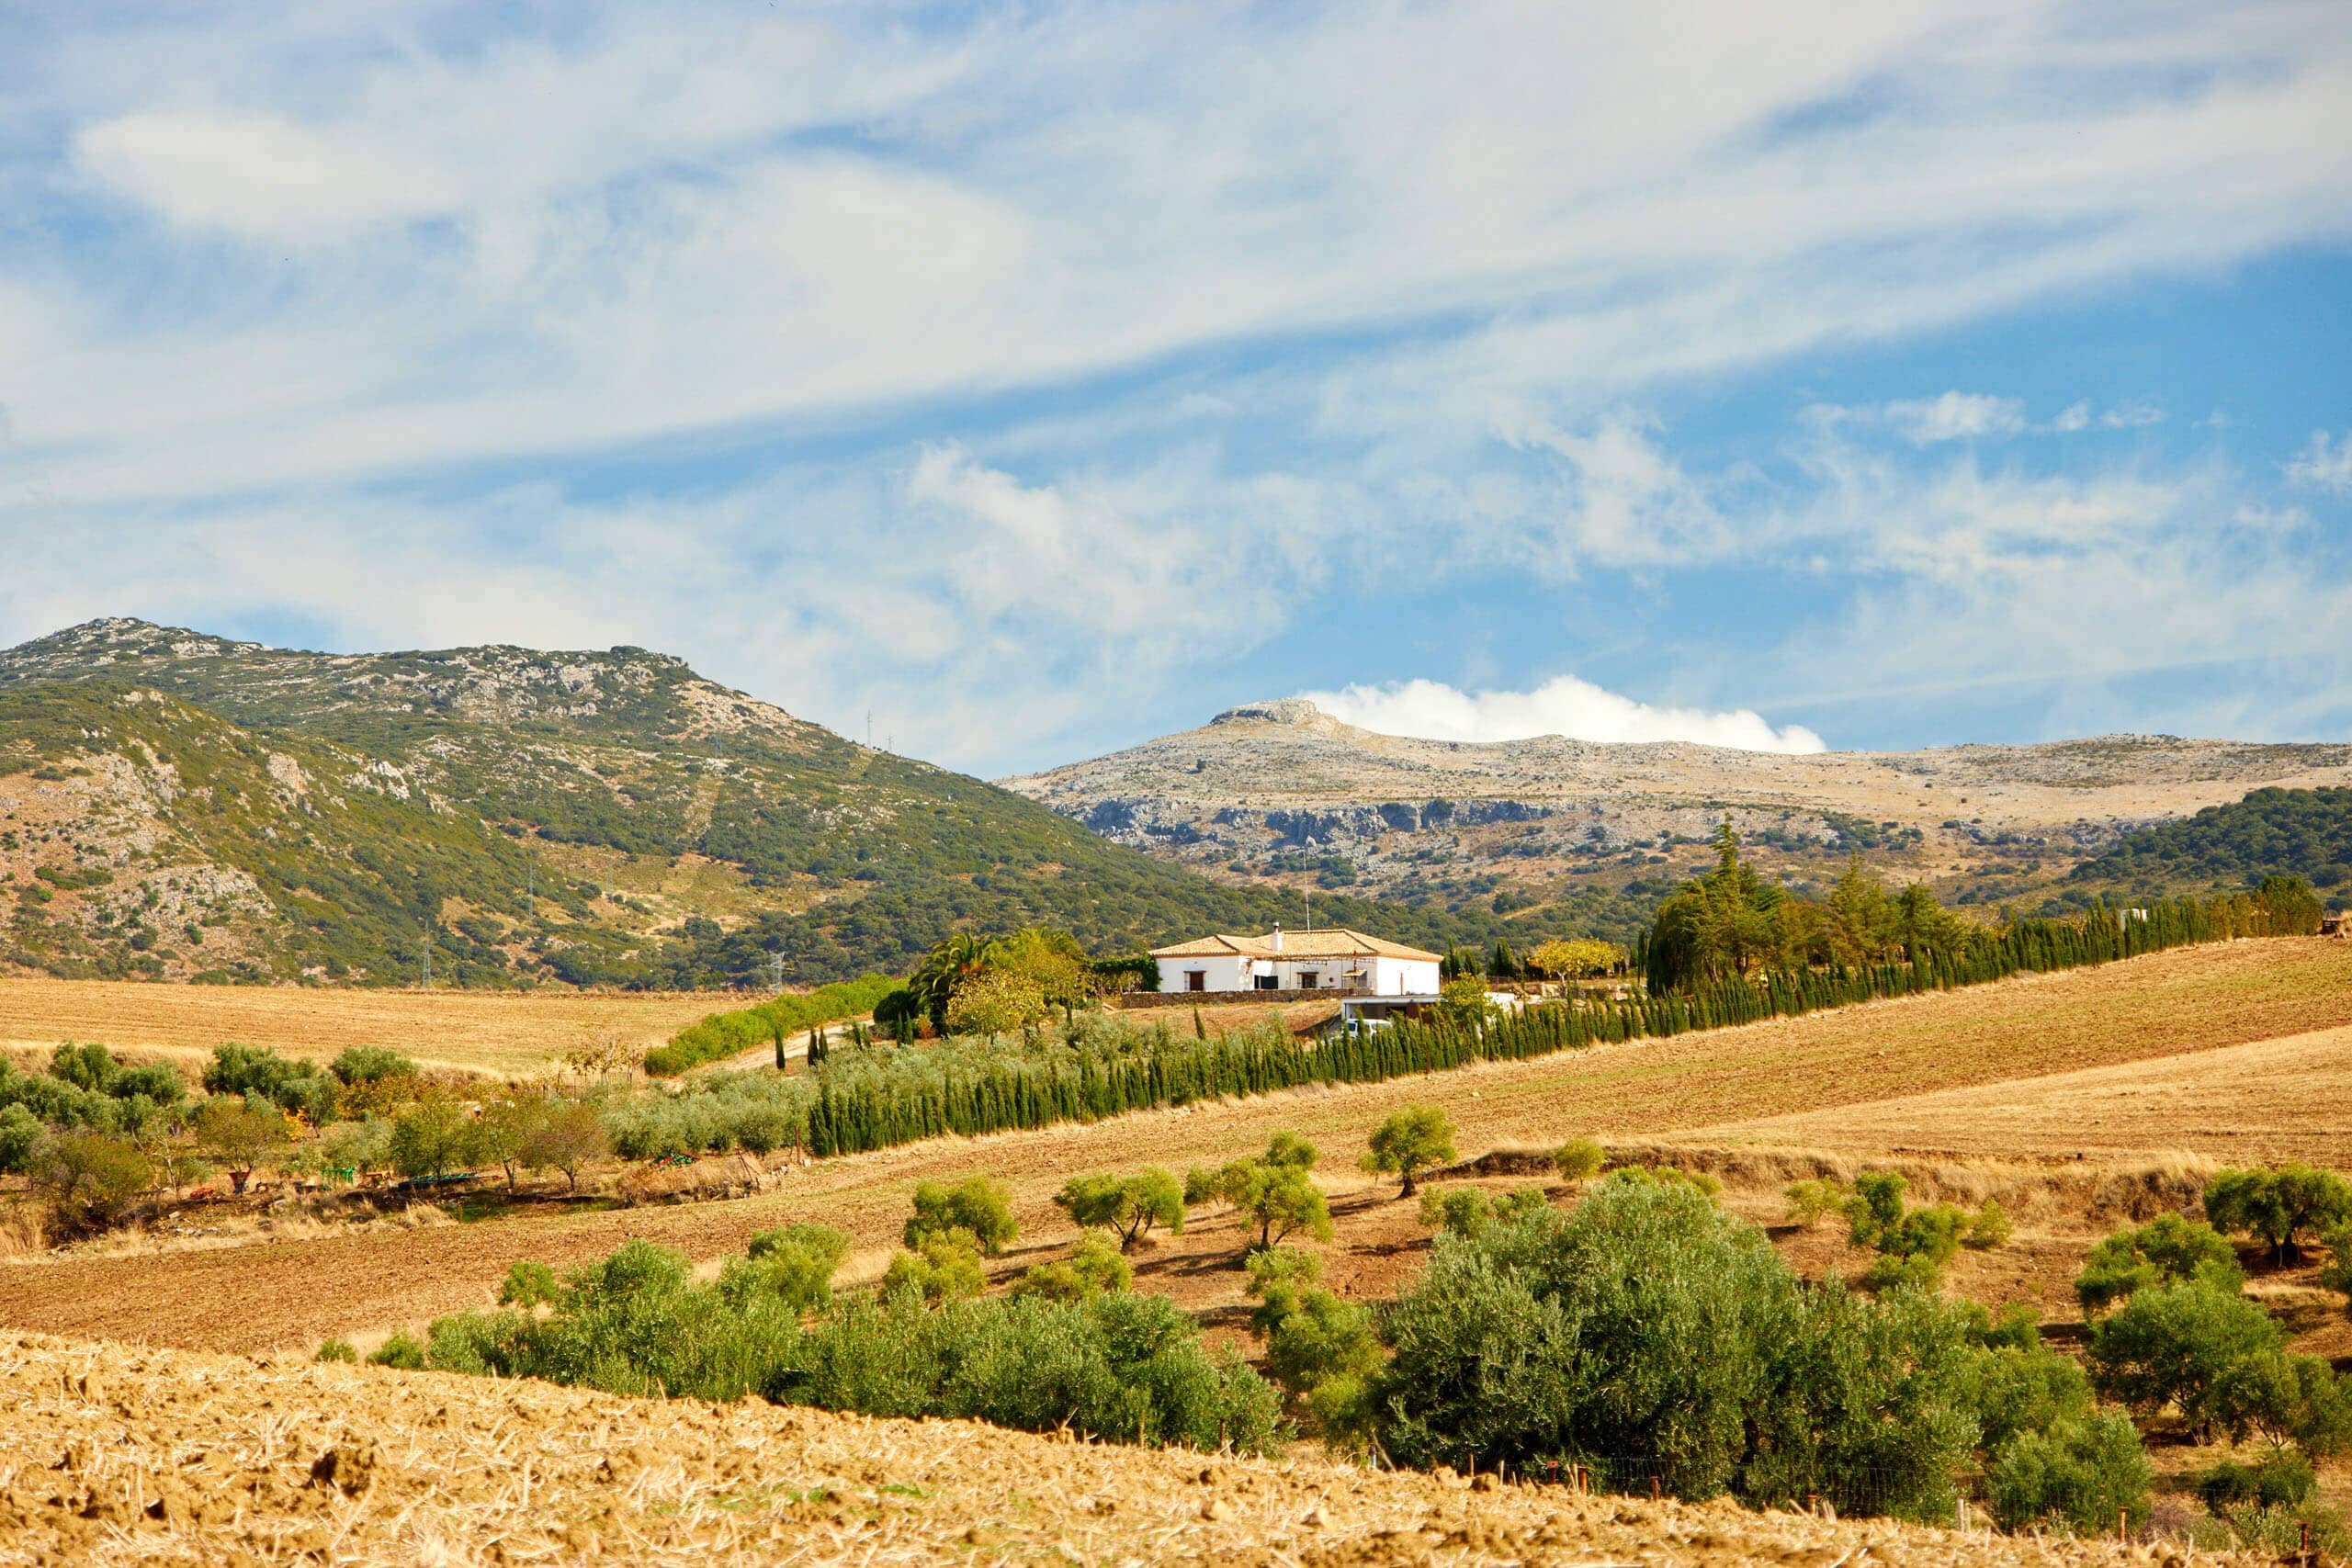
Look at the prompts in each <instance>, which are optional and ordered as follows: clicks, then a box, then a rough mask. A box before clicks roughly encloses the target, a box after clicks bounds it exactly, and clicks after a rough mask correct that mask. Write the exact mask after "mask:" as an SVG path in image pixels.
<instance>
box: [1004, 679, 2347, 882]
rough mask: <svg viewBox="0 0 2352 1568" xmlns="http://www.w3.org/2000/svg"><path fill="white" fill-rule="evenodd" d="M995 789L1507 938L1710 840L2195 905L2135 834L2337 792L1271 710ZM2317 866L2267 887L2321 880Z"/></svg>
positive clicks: (1795, 875)
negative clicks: (1475, 735)
mask: <svg viewBox="0 0 2352 1568" xmlns="http://www.w3.org/2000/svg"><path fill="white" fill-rule="evenodd" d="M1003 783H1004V784H1005V786H1006V787H1007V788H1008V789H1012V790H1015V791H1017V792H1019V793H1020V794H1022V795H1027V796H1028V797H1029V798H1031V799H1033V800H1035V801H1038V802H1040V803H1041V804H1044V805H1046V806H1050V807H1053V808H1054V809H1055V810H1057V811H1058V812H1061V813H1062V814H1064V815H1065V816H1067V817H1069V818H1071V819H1072V820H1074V821H1079V822H1083V823H1085V824H1086V825H1087V826H1088V827H1090V828H1092V829H1095V830H1096V831H1097V832H1099V833H1102V834H1103V835H1104V836H1105V837H1107V838H1110V839H1112V840H1114V841H1116V842H1119V843H1123V844H1131V845H1134V846H1136V847H1137V848H1140V849H1146V850H1148V851H1150V852H1153V853H1155V854H1158V855H1159V856H1161V857H1162V858H1164V859H1166V860H1169V861H1170V862H1173V863H1179V864H1184V865H1190V866H1193V867H1194V868H1196V869H1198V870H1200V871H1201V872H1202V873H1204V874H1207V875H1212V876H1216V877H1219V878H1221V879H1223V880H1226V881H1228V882H1231V883H1234V884H1236V885H1238V886H1253V885H1259V884H1262V883H1264V882H1266V881H1269V880H1279V881H1295V880H1310V881H1312V882H1314V883H1315V884H1317V885H1318V886H1324V887H1328V888H1332V889H1342V888H1344V889H1347V890H1349V891H1351V892H1356V893H1366V892H1369V893H1374V894H1378V895H1380V896H1382V897H1386V898H1401V899H1408V900H1411V901H1414V902H1418V903H1425V904H1435V905H1437V906H1439V907H1442V908H1448V909H1451V910H1454V911H1459V912H1471V911H1477V910H1485V911H1488V912H1493V911H1501V912H1503V913H1505V914H1507V915H1508V914H1515V913H1516V912H1517V911H1520V910H1522V909H1535V910H1539V911H1540V910H1544V909H1548V908H1556V907H1558V906H1559V905H1560V904H1561V902H1562V900H1564V899H1566V900H1570V901H1573V900H1574V899H1576V898H1577V897H1580V896H1582V897H1590V898H1593V899H1595V900H1596V907H1597V902H1598V900H1599V899H1600V898H1601V897H1614V898H1617V899H1619V900H1621V901H1629V902H1633V903H1637V904H1638V903H1642V902H1644V901H1645V900H1654V899H1655V898H1656V897H1658V896H1659V895H1661V894H1663V893H1664V892H1665V891H1666V890H1667V889H1668V887H1669V886H1671V885H1672V884H1673V883H1674V882H1675V881H1677V880H1679V878H1681V877H1682V876H1684V875H1687V874H1689V873H1690V872H1691V871H1692V870H1694V869H1697V868H1698V867H1700V866H1702V865H1704V864H1705V863H1708V862H1709V861H1710V860H1711V859H1712V856H1713V852H1712V851H1711V850H1710V849H1709V848H1708V846H1707V840H1709V838H1710V837H1711V835H1712V834H1713V831H1714V829H1715V825H1716V824H1717V823H1718V822H1720V821H1722V820H1724V819H1725V818H1728V819H1729V820H1730V821H1731V822H1732V824H1733V825H1734V827H1735V828H1736V829H1738V831H1739V832H1740V834H1741V836H1742V837H1743V839H1744V840H1745V841H1746V844H1747V851H1748V852H1749V853H1750V855H1751V856H1752V857H1754V858H1755V859H1756V860H1757V861H1758V863H1761V864H1762V865H1763V866H1765V867H1767V868H1769V869H1770V870H1771V871H1773V872H1775V873H1777V874H1780V875H1781V877H1782V878H1783V879H1784V880H1785V881H1788V882H1790V883H1792V884H1793V885H1797V886H1808V885H1811V886H1817V885H1819V884H1821V883H1823V882H1825V881H1826V880H1827V879H1829V878H1830V877H1833V876H1835V875H1836V874H1838V871H1839V870H1840V869H1841V867H1842V864H1843V863H1844V861H1845V859H1846V857H1847V856H1848V855H1849V854H1852V853H1859V854H1860V855H1861V856H1862V858H1863V860H1864V861H1865V863H1868V864H1869V865H1870V866H1871V867H1872V868H1873V869H1874V870H1876V871H1878V872H1879V873H1880V874H1882V875H1883V876H1884V877H1887V878H1888V879H1890V880H1893V879H1901V880H1905V881H1908V880H1914V879H1917V880H1923V881H1926V882H1928V884H1929V885H1931V886H1934V887H1935V888H1936V889H1937V890H1938V892H1939V894H1940V895H1941V896H1942V897H1944V898H1945V899H1946V901H1947V902H1957V903H1961V904H1991V905H1996V906H1997V905H2004V904H2007V905H2012V906H2015V907H2018V908H2028V909H2030V908H2041V907H2042V906H2043V905H2045V904H2047V903H2049V902H2051V901H2053V900H2055V901H2057V902H2060V903H2067V902H2079V901H2082V900H2086V899H2087V898H2089V897H2092V896H2094V895H2095V894H2096V893H2098V891H2100V890H2101V889H2102V888H2104V887H2108V886H2126V885H2129V886H2135V887H2140V888H2143V889H2144V888H2146V887H2148V886H2152V885H2153V886H2168V885H2169V884H2168V882H2167V878H2166V877H2165V876H2164V875H2162V874H2160V872H2161V868H2162V867H2163V866H2165V865H2166V864H2173V865H2176V866H2177V867H2179V868H2180V870H2181V873H2182V874H2180V875H2179V876H2177V877H2174V878H2171V879H2170V881H2171V882H2177V883H2178V884H2179V886H2180V888H2181V890H2188V889H2189V888H2190V887H2191V886H2194V887H2195V889H2196V890H2198V891H2210V890H2211V885H2212V884H2213V882H2214V878H2213V877H2212V876H2211V874H2206V873H2204V872H2200V873H2199V874H2196V875H2190V874H2188V868H2189V867H2190V865H2191V864H2192V863H2197V864H2199V865H2208V864H2209V863H2210V862H2211V857H2210V856H2208V857H2206V859H2205V860H2204V861H2199V860H2198V859H2197V857H2196V856H2193V855H2192V856H2184V855H2182V854H2180V853H2177V852H2176V853H2174V854H2173V855H2172V857H2171V859H2170V860H2169V861H2167V860H2166V859H2165V858H2164V857H2163V856H2161V855H2152V854H2150V853H2143V852H2138V851H2137V849H2136V848H2135V845H2136V840H2135V838H2134V835H2135V833H2136V832H2137V830H2139V829H2146V828H2148V827H2150V826H2151V825H2153V824H2157V823H2162V822H2165V821H2169V820H2172V819H2174V818H2184V817H2187V816H2188V814H2189V813H2192V812H2196V811H2199V809H2201V808H2204V807H2216V806H2222V805H2226V804H2228V803H2231V802H2235V801H2237V800H2239V799H2240V798H2241V797H2242V796H2244V795H2246V794H2247V792H2248V791H2250V790H2254V789H2257V788H2263V787H2278V788H2284V789H2289V790H2297V791H2301V790H2309V789H2312V788H2313V787H2315V786H2323V785H2344V784H2352V746H2346V745H2255V744H2243V743H2239V742H2234V741H2224V740H2183V739H2176V738H2174V737H2171V736H2148V735H2109V736H2100V737H2098V738H2096V739H2087V740H2068V741H2059V742H2053V743H2051V744H2046V745H2038V746H1958V747H1951V748H1948V749H1942V750H1924V751H1907V752H1890V753H1871V752H1852V751H1829V752H1822V753H1818V754H1815V755H1810V756H1787V755H1781V754H1776V753H1765V752H1757V751H1736V750H1724V749H1722V748H1718V747H1709V746H1698V745H1691V744H1684V743H1670V744H1657V745H1623V744H1609V743H1601V742H1594V741H1580V740H1570V739H1563V738H1561V737H1559V736H1547V737H1544V738H1540V739H1527V740H1510V741H1500V742H1495V743H1489V744H1474V743H1470V742H1461V741H1446V740H1417V739H1403V738H1400V737H1397V736H1392V735H1381V734H1375V733H1374V732H1372V731H1370V730H1364V729H1358V728H1352V727H1351V726H1349V725H1346V724H1342V723H1341V722H1340V721H1339V720H1338V719H1336V718H1333V717H1332V716H1329V714H1326V713H1323V712H1322V711H1320V710H1319V709H1317V707H1316V706H1315V705H1313V704H1312V703H1309V702H1306V701H1303V700H1300V699H1295V698H1293V699H1288V700H1284V701H1280V702H1266V703H1253V704H1250V705H1245V706H1241V707H1237V708H1233V709H1231V710H1229V711H1227V712H1226V713H1223V714H1220V715H1218V716H1217V717H1216V719H1215V720H1213V721H1212V722H1211V723H1209V724H1207V725H1205V726H1204V727H1203V728H1198V729H1193V730H1187V731H1185V732H1183V733H1182V734H1179V735H1170V736H1167V737H1165V738H1163V739H1158V740H1153V741H1149V742H1147V743H1146V744H1144V745H1141V746H1137V747H1134V748H1132V749H1130V750H1125V751H1120V752H1116V753H1114V754H1113V755H1111V756H1107V757H1101V758H1097V759H1095V760H1094V761H1087V762H1076V763H1072V764H1070V765H1069V766H1067V767H1061V768H1056V769H1053V770H1051V771H1049V772H1046V773H1035V774H1031V775H1028V776H1025V777H1021V778H1013V779H1007V780H1004V781H1003ZM2329 798H2331V799H2334V800H2337V801H2340V800H2342V799H2343V798H2345V797H2343V796H2342V795H2341V794H2340V792H2339V794H2338V795H2335V796H2332V797H2329ZM2323 809H2324V810H2336V811H2341V810H2343V809H2345V808H2344V807H2342V806H2341V805H2335V806H2326V805H2323ZM2234 830H2235V829H2233V831H2234ZM2272 841H2275V842H2284V840H2275V839H2274V840H2272ZM2313 841H2314V842H2315V841H2316V840H2313ZM2109 855H2114V856H2116V857H2118V858H2117V859H2115V860H2114V861H2112V862H2111V863H2110V862H2104V861H2102V857H2104V856H2109ZM2225 858H2226V857H2225ZM2290 858H2292V857H2290ZM2303 858H2309V855H2308V854H2306V855H2305V856H2304V857H2303ZM2332 863H2333V862H2332V861H2328V860H2326V859H2325V857H2324V854H2323V857H2322V859H2321V861H2320V862H2319V863H2313V864H2310V865H2301V864H2297V865H2293V866H2284V867H2281V869H2295V870H2301V871H2302V872H2304V873H2305V874H2313V875H2315V876H2318V877H2322V878H2324V876H2325V875H2326V874H2327V868H2328V866H2329V865H2330V864H2332ZM2109 872H2111V873H2112V874H2111V875H2110V874H2109Z"/></svg>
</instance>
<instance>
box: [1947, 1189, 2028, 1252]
mask: <svg viewBox="0 0 2352 1568" xmlns="http://www.w3.org/2000/svg"><path fill="white" fill-rule="evenodd" d="M2013 1234H2015V1227H2013V1226H2012V1225H2011V1224H2009V1214H2008V1211H2007V1210H2006V1209H2004V1208H2002V1207H2001V1205H2000V1204H1999V1202H1998V1201H1996V1200H1994V1199H1991V1198H1987V1199H1985V1201H1984V1202H1983V1203H1982V1204H1981V1205H1979V1206H1978V1208H1977V1210H1976V1217H1975V1218H1973V1219H1972V1220H1970V1221H1969V1222H1968V1231H1967V1234H1966V1235H1962V1237H1961V1238H1960V1244H1961V1246H1962V1247H1968V1248H1969V1249H1971V1250H1972V1251H1975V1252H1989V1251H1991V1250H1992V1249H1994V1248H1995V1247H2007V1246H2008V1245H2009V1237H2010V1236H2011V1235H2013Z"/></svg>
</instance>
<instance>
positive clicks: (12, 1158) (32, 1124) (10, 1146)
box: [0, 1104, 49, 1176]
mask: <svg viewBox="0 0 2352 1568" xmlns="http://www.w3.org/2000/svg"><path fill="white" fill-rule="evenodd" d="M48 1131H49V1129H48V1128H46V1127H44V1126H42V1125H41V1120H40V1117H38V1116H36V1115H34V1114H33V1113H32V1112H31V1111H28V1110H26V1109H25V1108H24V1107H23V1106H21V1105H16V1104H10V1105H0V1175H7V1176H22V1175H24V1174H26V1173H27V1172H28V1171H29V1170H31V1169H32V1166H33V1151H34V1150H35V1149H36V1148H38V1147H39V1146H40V1141H41V1138H42V1137H43V1136H44V1135H45V1134H47V1133H48Z"/></svg>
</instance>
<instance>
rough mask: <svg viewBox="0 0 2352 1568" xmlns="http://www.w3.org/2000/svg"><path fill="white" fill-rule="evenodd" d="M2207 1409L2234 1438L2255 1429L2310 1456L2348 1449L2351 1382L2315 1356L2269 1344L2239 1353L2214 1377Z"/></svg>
mask: <svg viewBox="0 0 2352 1568" xmlns="http://www.w3.org/2000/svg"><path fill="white" fill-rule="evenodd" d="M2211 1409H2212V1412H2213V1423H2214V1425H2215V1426H2217V1427H2220V1428H2221V1429H2222V1431H2224V1432H2227V1433H2228V1434H2230V1436H2231V1437H2233V1438H2238V1437H2243V1436H2245V1434H2247V1433H2249V1432H2252V1433H2256V1434H2259V1435H2260V1436H2262V1437H2263V1438H2267V1439H2268V1440H2269V1441H2270V1442H2272V1443H2274V1444H2276V1443H2288V1442H2292V1443H2296V1444H2299V1445H2301V1448H2302V1450H2303V1451H2304V1452H2305V1453H2308V1454H2310V1455H2312V1457H2313V1458H2315V1459H2329V1458H2333V1457H2334V1456H2335V1455H2336V1454H2339V1453H2343V1452H2345V1451H2346V1450H2352V1383H2347V1382H2346V1380H2345V1379H2343V1378H2340V1377H2338V1376H2337V1375H2336V1373H2335V1369H2334V1368H2333V1367H2331V1366H2329V1365H2328V1363H2327V1362H2326V1361H2324V1360H2323V1359H2320V1358H2319V1357H2317V1356H2293V1355H2289V1354H2287V1353H2286V1352H2285V1351H2283V1350H2276V1349H2268V1350H2257V1351H2256V1352H2254V1353H2253V1354H2251V1355H2247V1356H2244V1357H2242V1358H2240V1359H2237V1360H2236V1361H2234V1362H2232V1363H2231V1364H2230V1365H2229V1366H2227V1367H2225V1368H2223V1369H2222V1372H2221V1374H2220V1375H2219V1377H2218V1378H2217V1379H2216V1380H2215V1382H2214V1386H2213V1390H2212V1399H2211Z"/></svg>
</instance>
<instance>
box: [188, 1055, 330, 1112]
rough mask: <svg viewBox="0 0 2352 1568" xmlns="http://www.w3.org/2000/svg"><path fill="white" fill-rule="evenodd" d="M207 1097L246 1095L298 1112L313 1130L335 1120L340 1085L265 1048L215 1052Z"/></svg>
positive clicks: (207, 1078) (314, 1068)
mask: <svg viewBox="0 0 2352 1568" xmlns="http://www.w3.org/2000/svg"><path fill="white" fill-rule="evenodd" d="M203 1081H204V1091H205V1092H206V1093H207V1094H228V1095H245V1096H248V1097H250V1098H254V1099H259V1100H267V1101H269V1102H270V1103H271V1104H272V1105H275V1106H277V1108H278V1109H279V1110H281V1111H296V1112H299V1113H300V1114H301V1115H302V1116H304V1117H306V1118H307V1119H308V1120H309V1121H310V1122H311V1125H312V1126H314V1127H322V1126H324V1125H326V1123H328V1122H332V1121H334V1117H335V1105H336V1090H337V1088H338V1085H337V1084H336V1082H335V1079H334V1077H333V1076H331V1075H329V1074H327V1073H322V1072H321V1071H320V1070H319V1069H318V1067H317V1066H315V1065H313V1064H311V1063H310V1062H294V1061H288V1059H287V1058H285V1057H283V1056H281V1055H278V1054H277V1052H275V1051H272V1050H270V1049H269V1048H268V1047H267V1046H263V1045H239V1044H234V1043H232V1044H226V1045H215V1046H214V1047H213V1048H212V1060H211V1061H210V1062H209V1063H208V1064H207V1065H206V1066H205V1069H204V1080H203Z"/></svg>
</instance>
